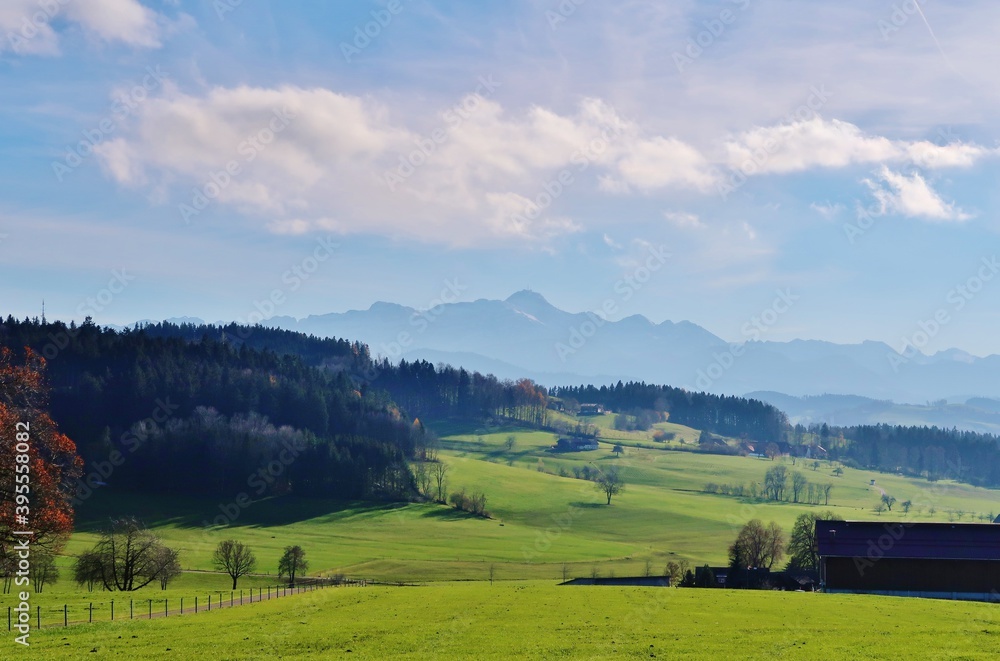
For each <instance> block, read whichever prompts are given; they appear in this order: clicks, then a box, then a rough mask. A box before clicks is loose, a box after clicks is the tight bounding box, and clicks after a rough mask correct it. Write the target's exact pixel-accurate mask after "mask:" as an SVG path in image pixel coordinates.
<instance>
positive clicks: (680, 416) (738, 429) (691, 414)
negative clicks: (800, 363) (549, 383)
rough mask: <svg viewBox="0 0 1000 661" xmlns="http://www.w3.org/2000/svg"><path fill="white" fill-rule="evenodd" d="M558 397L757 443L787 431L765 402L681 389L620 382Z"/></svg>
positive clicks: (559, 391)
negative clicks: (652, 414) (661, 415)
mask: <svg viewBox="0 0 1000 661" xmlns="http://www.w3.org/2000/svg"><path fill="white" fill-rule="evenodd" d="M552 394H553V395H555V396H557V397H563V398H570V399H574V400H576V401H577V402H579V403H591V404H602V405H603V406H605V407H606V408H609V409H612V410H614V411H633V412H641V411H656V412H665V413H669V414H670V421H671V422H676V423H678V424H682V425H687V426H688V427H694V428H695V429H704V430H706V431H710V432H715V433H717V434H724V435H726V436H734V437H741V436H743V437H747V438H752V439H754V440H758V441H775V440H778V439H780V438H781V437H782V433H783V432H784V430H785V429H787V428H788V418H787V416H786V415H785V414H784V413H782V412H781V411H779V410H778V409H776V408H775V407H773V406H771V405H770V404H765V403H764V402H762V401H760V400H756V399H746V398H743V397H727V396H725V395H710V394H707V393H697V392H689V391H687V390H683V389H681V388H672V387H670V386H657V385H652V384H646V383H635V382H631V381H630V382H628V383H622V382H621V381H619V382H618V383H617V384H615V385H613V386H600V387H598V386H593V385H587V386H568V387H561V388H554V389H553V390H552Z"/></svg>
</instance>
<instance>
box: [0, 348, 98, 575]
mask: <svg viewBox="0 0 1000 661" xmlns="http://www.w3.org/2000/svg"><path fill="white" fill-rule="evenodd" d="M44 373H45V359H44V358H42V357H41V356H39V355H38V354H36V353H34V352H33V351H31V350H30V349H25V357H24V360H23V361H17V360H15V357H14V353H13V352H12V351H11V350H10V349H8V348H6V347H4V348H0V558H6V557H8V556H9V554H10V552H11V549H12V548H13V547H14V544H15V542H16V539H15V536H14V535H13V532H14V531H15V530H29V531H32V532H33V533H34V534H33V535H32V537H31V546H32V548H35V549H39V550H43V551H46V552H48V553H55V552H58V551H59V550H60V549H61V548H62V545H63V543H65V541H66V538H67V537H68V535H69V533H70V532H71V531H72V530H73V506H72V503H71V498H72V494H73V491H72V485H73V484H75V482H76V480H77V479H78V478H79V476H80V474H81V472H82V469H83V460H81V459H80V457H79V456H77V453H76V444H74V443H73V441H71V440H70V439H69V438H68V437H67V436H66V435H65V434H61V433H60V432H59V428H58V427H57V425H56V423H55V422H54V421H53V420H52V418H51V417H49V414H48V412H47V411H46V407H47V404H48V386H47V384H46V382H45V376H44ZM18 423H26V424H27V427H28V445H29V447H30V449H29V451H28V456H29V460H28V465H29V466H30V467H31V468H30V471H29V472H28V473H27V474H28V475H29V478H30V482H29V485H30V494H29V506H30V514H29V517H28V524H27V525H26V526H25V525H23V524H18V523H17V522H16V521H15V518H14V517H15V495H16V494H15V486H16V479H15V475H16V468H15V466H16V460H15V456H16V454H17V453H16V452H15V447H16V445H17V440H16V439H17V436H16V434H17V432H19V431H21V432H23V431H24V426H21V427H18ZM22 439H23V437H22Z"/></svg>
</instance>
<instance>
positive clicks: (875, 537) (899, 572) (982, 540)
mask: <svg viewBox="0 0 1000 661" xmlns="http://www.w3.org/2000/svg"><path fill="white" fill-rule="evenodd" d="M816 542H817V545H818V550H819V557H820V582H821V585H822V586H823V589H824V590H825V591H826V592H848V593H868V594H883V595H897V596H911V597H933V598H940V599H970V600H978V601H1000V525H996V524H992V523H986V524H980V523H906V522H885V523H883V522H878V521H817V522H816Z"/></svg>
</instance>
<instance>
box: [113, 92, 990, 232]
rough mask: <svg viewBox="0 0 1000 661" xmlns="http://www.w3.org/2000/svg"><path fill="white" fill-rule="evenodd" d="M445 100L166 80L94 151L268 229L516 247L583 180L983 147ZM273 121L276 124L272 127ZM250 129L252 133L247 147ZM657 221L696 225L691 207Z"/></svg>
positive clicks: (570, 228) (691, 186)
mask: <svg viewBox="0 0 1000 661" xmlns="http://www.w3.org/2000/svg"><path fill="white" fill-rule="evenodd" d="M461 107H462V108H463V109H464V110H463V113H462V114H461V115H456V114H454V113H452V114H449V113H445V114H444V115H442V117H441V118H439V120H438V123H437V125H436V128H435V127H431V128H426V124H425V125H424V126H425V128H423V129H422V130H421V131H419V132H418V131H417V130H415V129H413V128H411V126H408V125H407V124H406V123H404V121H403V120H402V119H401V118H400V117H399V116H397V115H395V114H394V112H393V111H392V109H390V108H389V107H387V106H385V105H383V104H381V103H380V102H378V101H376V100H374V99H372V98H362V97H358V96H352V95H347V94H339V93H337V92H334V91H331V90H328V89H322V88H311V89H304V88H300V87H294V86H284V87H279V88H259V87H246V86H244V87H235V88H222V87H219V88H214V89H212V90H209V91H207V92H205V93H204V94H202V95H199V96H194V95H189V94H184V93H181V92H179V91H177V90H176V89H174V88H172V87H169V86H168V87H167V88H165V89H164V93H163V95H162V96H159V97H155V98H151V99H149V100H148V101H146V102H145V103H143V104H142V106H141V107H140V108H139V109H138V110H137V117H136V118H135V120H134V125H132V126H131V127H129V128H126V129H124V130H123V132H122V134H120V135H119V136H118V137H117V138H116V139H114V140H111V141H109V142H107V143H105V144H103V145H101V146H99V147H98V148H97V149H96V150H95V151H96V152H97V154H98V156H99V158H100V159H101V163H102V166H103V167H104V169H105V171H106V172H107V173H108V175H109V176H110V177H112V178H113V179H115V180H116V181H118V182H120V183H121V184H122V185H126V186H152V187H153V188H154V190H156V191H158V192H157V195H156V197H157V199H159V197H160V192H162V191H170V190H173V191H174V192H175V193H176V192H177V191H180V196H179V197H175V198H174V200H175V202H177V203H183V204H189V205H191V206H194V205H193V204H192V203H193V198H194V196H193V195H192V194H191V190H192V186H194V187H196V188H199V189H201V190H202V191H203V192H204V193H205V194H206V196H209V197H211V198H212V199H213V201H214V204H222V205H228V206H232V207H234V208H235V209H237V210H238V211H239V212H241V213H243V214H244V215H245V216H246V217H247V218H248V219H250V221H251V222H254V219H255V218H256V221H257V222H259V223H260V224H261V225H262V226H265V227H268V228H270V229H271V230H272V231H280V232H289V231H294V232H305V231H311V230H326V231H329V230H331V229H336V230H337V231H340V232H344V233H371V234H379V235H385V236H391V237H396V238H402V237H406V238H418V239H421V240H426V241H432V242H441V243H446V244H451V245H456V246H464V245H490V244H491V242H497V241H500V242H520V243H526V244H532V243H537V242H544V241H548V240H551V239H553V238H555V237H558V236H560V235H566V234H571V233H573V232H578V231H581V230H582V229H585V227H584V226H583V225H582V224H581V221H580V220H579V219H576V218H571V217H569V214H568V212H567V211H566V209H567V205H568V199H567V198H573V197H577V196H579V195H580V194H582V193H585V192H587V193H589V192H591V190H590V189H592V188H595V187H596V188H597V190H599V191H601V192H605V193H610V194H616V195H629V194H636V193H639V194H644V195H649V194H655V193H658V192H664V191H684V190H688V191H694V192H698V193H707V192H709V191H710V190H711V189H712V188H713V187H714V185H715V183H716V181H717V178H716V174H714V172H716V171H717V169H718V166H719V165H729V166H730V167H740V164H741V163H742V161H743V159H747V158H751V159H757V161H758V166H757V169H756V172H758V173H762V172H775V173H787V172H796V171H800V170H805V169H808V168H811V167H828V168H834V167H836V168H843V167H846V166H849V165H852V164H857V163H880V164H884V163H894V162H901V163H908V164H914V163H916V164H922V165H924V166H926V167H946V166H952V167H960V166H969V165H972V164H973V163H975V162H976V161H977V160H978V159H980V158H984V157H985V156H987V155H989V154H991V153H994V152H992V151H991V150H989V149H985V148H982V147H978V146H975V145H966V144H962V143H955V144H951V145H945V146H938V145H932V144H930V143H925V142H905V141H898V140H890V139H888V138H885V137H880V136H869V135H866V134H864V133H863V132H862V131H861V129H859V128H858V127H857V126H855V125H853V124H850V123H847V122H842V121H838V120H831V121H826V120H823V119H822V118H819V117H817V118H815V119H812V120H808V121H802V122H798V123H792V124H784V125H780V126H776V127H769V128H761V127H758V128H754V129H752V130H750V131H747V132H744V133H743V134H741V135H740V136H738V137H737V138H734V139H731V140H728V141H726V142H724V143H723V151H724V157H723V158H722V159H717V160H715V161H713V160H712V159H710V158H709V157H707V156H706V155H705V152H703V151H701V150H699V149H698V148H696V147H695V146H693V145H691V144H689V143H687V142H685V141H683V140H682V139H680V138H678V137H673V136H664V135H656V134H653V133H652V132H651V131H649V130H647V129H645V128H644V127H641V126H639V125H638V124H637V123H635V122H633V121H630V120H627V119H624V118H622V117H621V116H620V115H618V113H617V112H616V111H615V110H614V109H613V108H612V107H611V106H609V105H608V104H606V103H604V102H603V101H601V100H598V99H584V100H583V101H582V102H581V103H580V104H579V105H578V106H577V109H576V110H575V111H574V112H572V113H557V112H555V111H553V110H550V109H547V108H542V107H538V106H534V107H530V108H528V109H526V110H524V111H521V112H511V111H510V110H508V109H506V108H505V107H504V106H502V105H501V104H500V103H498V102H497V101H495V100H492V99H488V98H485V97H482V96H478V95H475V94H474V95H468V96H466V97H465V99H463V102H462V104H461ZM285 115H288V116H289V117H291V119H290V120H288V121H287V122H286V120H284V119H282V117H283V116H285ZM275 122H277V123H278V124H280V125H281V126H280V128H279V129H275V133H274V134H273V135H272V134H270V131H271V128H269V127H273V125H274V123H275ZM285 123H287V126H285V125H284V124H285ZM253 136H258V138H254V137H253ZM260 136H268V140H267V144H256V143H255V140H262V138H261V137H260ZM760 150H764V152H765V153H767V154H768V156H767V158H764V159H760V158H759V157H758V156H757V154H759V153H760ZM227 163H229V164H230V165H231V166H233V167H236V168H238V170H239V172H238V173H237V174H234V175H232V176H228V177H226V183H225V184H224V185H221V184H219V182H218V181H215V180H214V178H216V177H218V176H220V175H219V174H218V173H220V172H223V174H224V170H225V168H226V165H227ZM595 182H596V186H595ZM883 183H886V184H889V185H890V188H887V189H880V190H882V191H883V192H882V193H879V194H880V195H883V196H887V197H885V199H886V200H889V199H890V198H891V199H892V200H894V204H897V205H898V207H899V208H900V209H904V210H912V209H916V208H918V207H919V208H921V209H922V211H920V212H919V213H917V214H916V215H921V216H923V217H928V218H938V219H944V218H950V219H962V218H963V217H964V214H963V213H962V212H961V210H957V209H955V208H954V207H953V206H949V205H946V204H944V203H943V202H941V201H940V199H939V198H938V202H939V203H940V204H939V206H938V207H937V208H935V207H934V205H933V204H932V203H931V202H932V198H930V197H928V196H925V197H924V199H923V200H919V199H917V197H918V195H917V191H916V190H915V188H916V187H917V185H918V183H924V185H925V187H926V184H925V182H923V180H922V179H921V180H919V182H916V181H909V183H907V182H902V183H900V184H899V186H898V187H896V188H892V187H891V186H892V184H890V181H889V180H888V179H884V180H883ZM897 183H898V182H897ZM213 184H215V185H218V188H219V190H215V189H214V188H213V187H212V186H213ZM209 192H211V193H212V194H211V195H208V193H209ZM897 198H898V199H897ZM911 200H913V205H917V206H912V205H911V204H910V201H911ZM887 204H888V202H887ZM814 208H816V207H814ZM816 209H817V211H819V212H820V213H827V212H829V213H833V212H834V211H835V209H830V210H821V209H820V208H816ZM907 213H909V211H908V212H907ZM665 218H666V220H667V221H668V222H671V223H673V224H674V225H676V226H678V227H687V228H697V227H700V226H701V221H700V219H698V218H697V216H690V215H685V214H677V213H673V214H671V213H668V214H666V215H665ZM330 219H336V221H335V222H334V221H332V220H330Z"/></svg>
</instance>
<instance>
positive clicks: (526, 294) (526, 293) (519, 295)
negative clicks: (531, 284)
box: [504, 289, 553, 307]
mask: <svg viewBox="0 0 1000 661" xmlns="http://www.w3.org/2000/svg"><path fill="white" fill-rule="evenodd" d="M504 302H505V303H510V304H511V305H514V306H517V305H524V304H527V305H545V306H548V307H553V306H552V304H551V303H549V302H548V301H547V300H546V299H545V297H544V296H542V295H541V294H539V293H538V292H537V291H532V290H530V289H522V290H521V291H516V292H514V293H513V294H511V295H510V296H508V297H507V300H506V301H504Z"/></svg>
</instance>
